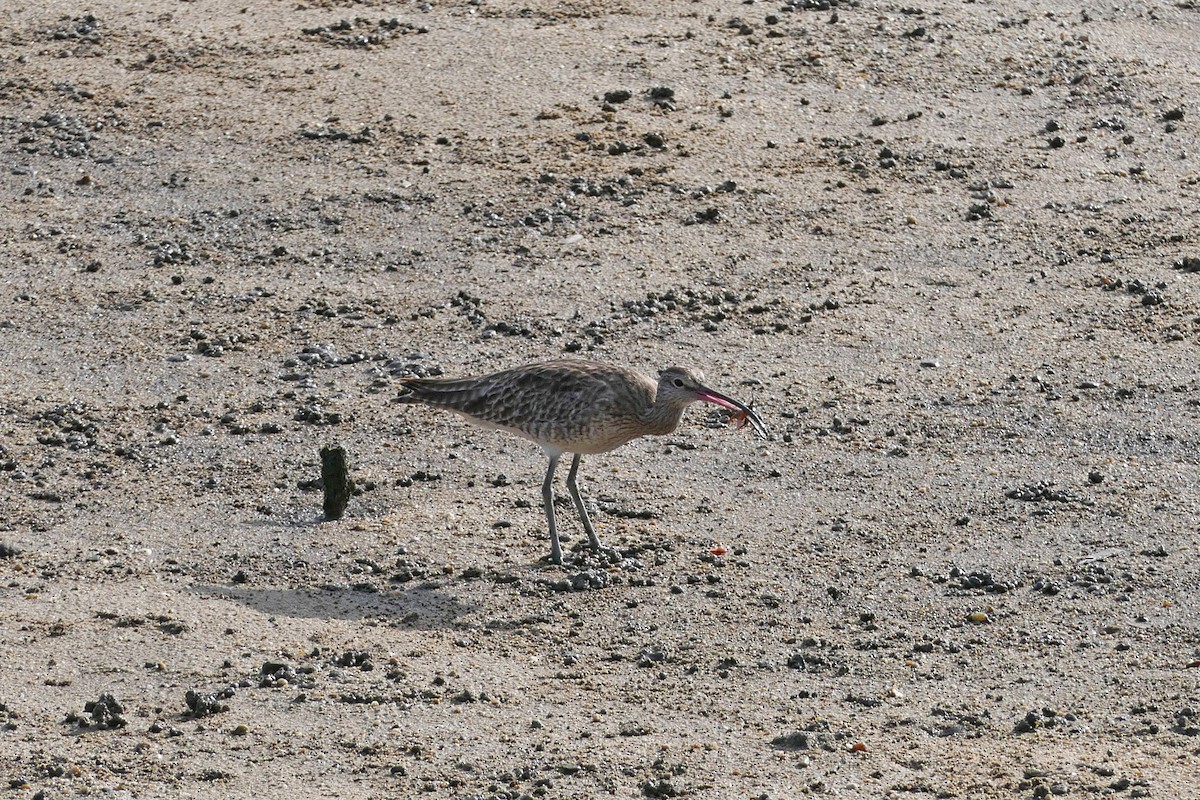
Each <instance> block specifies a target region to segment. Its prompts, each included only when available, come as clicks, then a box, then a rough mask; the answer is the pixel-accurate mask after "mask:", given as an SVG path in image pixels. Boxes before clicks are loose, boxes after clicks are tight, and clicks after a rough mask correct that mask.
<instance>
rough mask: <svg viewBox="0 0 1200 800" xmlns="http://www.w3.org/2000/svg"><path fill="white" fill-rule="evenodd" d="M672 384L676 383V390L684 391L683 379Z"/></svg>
mask: <svg viewBox="0 0 1200 800" xmlns="http://www.w3.org/2000/svg"><path fill="white" fill-rule="evenodd" d="M672 383H674V384H675V388H676V389H682V388H683V378H676V379H675V380H674V381H672Z"/></svg>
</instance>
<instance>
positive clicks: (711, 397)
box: [696, 392, 744, 411]
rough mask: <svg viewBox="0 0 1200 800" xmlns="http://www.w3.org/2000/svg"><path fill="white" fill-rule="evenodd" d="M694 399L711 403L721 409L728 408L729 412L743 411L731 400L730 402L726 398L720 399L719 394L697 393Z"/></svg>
mask: <svg viewBox="0 0 1200 800" xmlns="http://www.w3.org/2000/svg"><path fill="white" fill-rule="evenodd" d="M696 397H698V398H699V399H701V400H703V401H704V402H706V403H712V404H714V405H718V406H721V407H722V408H728V409H729V410H730V411H743V410H744V409H743V408H742V407H741V406H739V405H738V404H737V403H735V402H733V401H732V400H730V399H729V398H727V397H722V396H721V395H719V394H711V393H709V392H697V393H696Z"/></svg>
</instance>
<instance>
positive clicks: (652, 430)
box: [642, 402, 687, 436]
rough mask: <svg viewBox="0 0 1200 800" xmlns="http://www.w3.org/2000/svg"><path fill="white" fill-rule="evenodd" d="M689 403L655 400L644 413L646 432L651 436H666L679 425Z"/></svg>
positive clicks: (643, 419) (643, 420)
mask: <svg viewBox="0 0 1200 800" xmlns="http://www.w3.org/2000/svg"><path fill="white" fill-rule="evenodd" d="M686 408H687V405H676V404H672V403H658V402H655V403H654V404H653V405H651V406H650V407H649V408H647V409H646V411H645V413H644V414H643V415H642V422H643V423H644V424H645V426H646V433H647V434H649V435H651V436H665V435H666V434H668V433H671V432H672V431H674V430H675V429H676V428H678V427H679V420H680V419H682V418H683V411H684V409H686Z"/></svg>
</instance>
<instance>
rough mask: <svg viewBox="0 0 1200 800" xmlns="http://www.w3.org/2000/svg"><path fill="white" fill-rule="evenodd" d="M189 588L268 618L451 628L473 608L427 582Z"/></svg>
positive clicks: (417, 628) (418, 627)
mask: <svg viewBox="0 0 1200 800" xmlns="http://www.w3.org/2000/svg"><path fill="white" fill-rule="evenodd" d="M192 591H194V592H196V593H197V594H202V595H207V596H210V597H223V598H228V599H229V600H233V601H234V602H238V603H243V604H245V605H246V606H249V607H250V608H253V609H255V610H257V611H261V612H262V613H264V614H270V615H272V616H279V617H304V618H313V619H364V618H367V617H375V618H381V619H383V620H386V621H387V622H388V623H390V624H393V625H396V626H398V627H402V628H411V629H416V630H429V629H433V628H451V627H454V626H455V620H456V619H457V618H458V617H459V616H461V615H462V614H464V613H466V612H467V611H470V610H471V609H472V607H471V606H468V605H464V604H463V603H461V602H460V601H459V600H458V599H457V598H455V597H451V596H450V595H448V594H446V593H445V592H444V591H441V590H439V589H435V588H431V587H428V586H427V585H414V586H411V587H404V588H398V589H391V590H389V591H386V592H380V593H375V592H363V591H356V590H353V589H349V588H346V589H341V588H338V589H272V588H254V587H246V586H217V585H213V584H197V585H195V586H193V587H192Z"/></svg>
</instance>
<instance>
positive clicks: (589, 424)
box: [398, 360, 769, 564]
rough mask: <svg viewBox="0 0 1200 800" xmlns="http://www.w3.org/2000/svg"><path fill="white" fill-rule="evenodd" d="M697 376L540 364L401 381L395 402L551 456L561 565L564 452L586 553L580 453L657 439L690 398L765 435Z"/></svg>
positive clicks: (591, 535) (553, 539)
mask: <svg viewBox="0 0 1200 800" xmlns="http://www.w3.org/2000/svg"><path fill="white" fill-rule="evenodd" d="M703 380H704V376H703V375H701V374H700V373H699V372H694V371H692V370H689V369H686V368H684V367H669V368H668V369H664V370H662V372H660V373H659V380H658V382H657V383H656V382H654V381H652V380H650V379H649V378H647V377H646V376H645V375H642V374H641V373H640V372H636V371H634V370H631V369H625V368H624V367H614V366H610V365H607V364H599V363H595V362H591V361H569V360H564V361H547V362H544V363H541V364H530V365H528V366H523V367H515V368H513V369H506V370H502V371H500V372H495V373H492V374H490V375H483V376H481V377H476V378H406V379H402V380H401V381H400V383H401V387H402V390H403V391H402V393H401V395H400V396H399V398H398V399H399V402H401V403H420V404H424V405H427V406H431V407H433V408H444V409H446V410H449V411H454V412H456V413H458V414H462V415H463V416H465V417H467V418H468V419H470V420H472V421H473V422H476V423H478V424H480V425H484V426H486V427H491V428H498V429H500V430H505V431H509V432H511V433H515V434H517V435H518V436H523V437H525V438H526V439H530V440H532V441H534V442H537V443H538V444H539V445H541V446H542V449H544V450H545V451H546V454H547V455H548V456H549V457H550V466H549V468H548V469H547V471H546V480H545V482H544V484H543V486H542V499H543V501H544V502H545V506H546V521H547V523H548V524H549V528H550V560H551V561H553V562H554V563H556V564H560V563H562V551H561V548H560V546H559V541H558V530H557V528H556V526H555V519H554V494H553V488H552V486H553V482H554V470H555V468H556V467H557V466H558V460H559V458H560V457H561V456H562V454H563V453H574V454H575V458H574V459H573V460H572V462H571V471H570V473H568V475H567V489H568V490H570V492H571V497H572V499H573V500H574V501H575V507H576V508H577V509H578V510H579V516H580V517H581V518H582V520H583V527H584V530H585V531H587V534H588V539H589V541H590V543H591V545H592V547H593V548H595V549H596V550H599V549H600V540H599V539H597V538H596V533H595V530H594V529H593V528H592V522H591V520H590V519H589V518H588V514H587V510H586V508H584V505H583V500H582V498H581V497H580V495H579V489H578V487H577V486H576V483H575V476H576V473H577V472H578V470H579V462H580V459H581V457H582V456H583V455H585V454H589V455H590V454H593V453H604V452H607V451H609V450H612V449H614V448H617V447H620V446H621V445H623V444H625V443H626V442H628V441H630V440H632V439H636V438H637V437H639V436H648V435H649V436H661V435H664V434H667V433H670V432H672V431H673V430H675V428H676V427H678V425H679V421H680V419H681V418H682V416H683V412H684V410H685V409H686V408H687V407H688V406H689V405H691V404H692V403H694V402H696V401H703V402H708V403H715V404H716V405H719V406H723V407H724V408H728V409H730V410H732V411H735V412H738V419H740V420H741V421H742V425H743V426H744V425H746V424H751V425H753V426H754V430H755V432H756V433H758V434H759V435H760V436H763V437H764V438H769V435H768V433H767V429H766V427H765V426H764V425H763V422H762V420H761V419H760V418H759V417H758V415H757V414H756V413H754V411H753V409H751V408H750V407H749V406H746V405H743V404H742V403H739V402H738V401H736V400H734V399H732V398H730V397H726V396H725V395H723V394H720V393H719V392H715V391H713V390H712V389H709V388H707V387H705V386H704V385H703Z"/></svg>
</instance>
